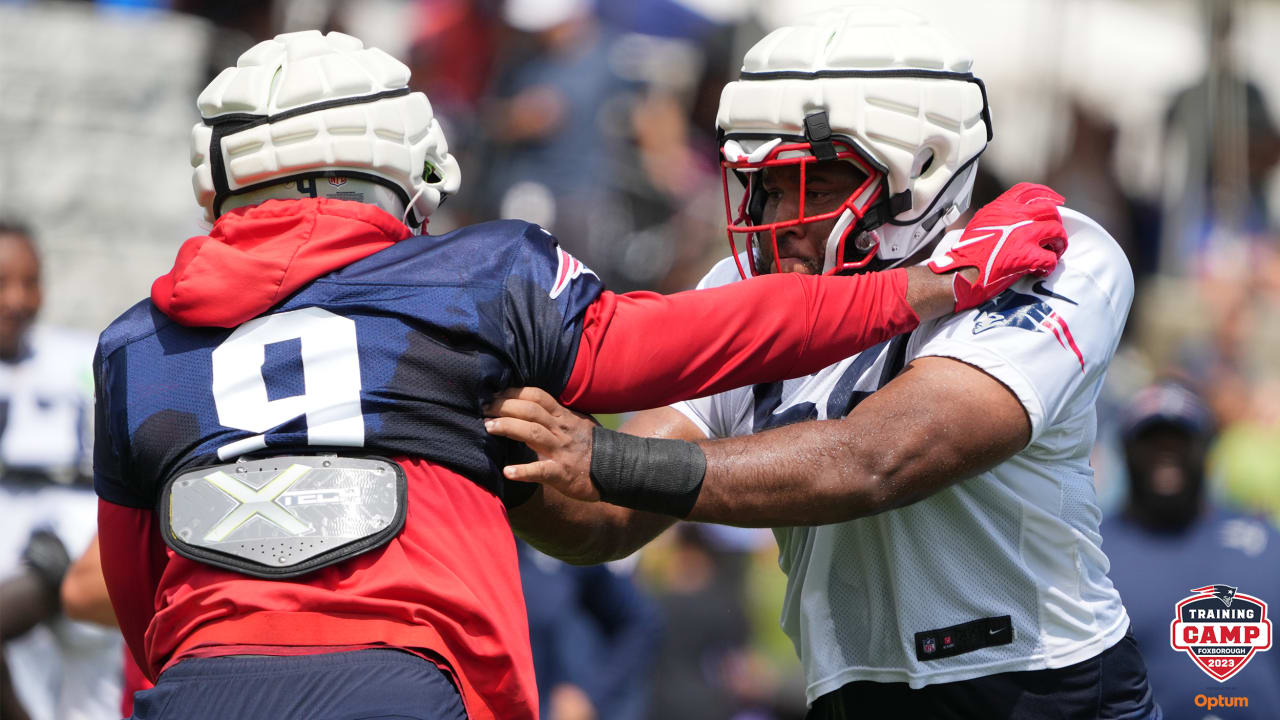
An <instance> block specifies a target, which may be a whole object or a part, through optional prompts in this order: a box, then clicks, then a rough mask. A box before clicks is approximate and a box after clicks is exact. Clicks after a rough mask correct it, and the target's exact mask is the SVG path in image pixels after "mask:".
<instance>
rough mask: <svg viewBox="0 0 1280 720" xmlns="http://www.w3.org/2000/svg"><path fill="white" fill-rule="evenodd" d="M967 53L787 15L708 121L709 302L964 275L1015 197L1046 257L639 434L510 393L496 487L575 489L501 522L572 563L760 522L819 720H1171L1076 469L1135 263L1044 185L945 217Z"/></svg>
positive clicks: (699, 402)
mask: <svg viewBox="0 0 1280 720" xmlns="http://www.w3.org/2000/svg"><path fill="white" fill-rule="evenodd" d="M972 61H973V59H972V56H971V55H970V54H969V53H968V52H967V51H966V50H964V49H963V47H961V46H960V45H959V44H958V43H956V42H955V41H954V40H952V39H951V38H950V37H948V36H947V35H946V34H945V33H944V32H943V31H941V30H940V29H939V28H937V27H934V26H932V25H930V24H929V23H928V22H927V21H926V20H924V19H923V18H921V17H918V16H916V15H914V14H913V13H909V12H906V11H904V10H902V9H900V8H899V7H897V6H896V5H889V4H885V5H882V6H877V5H856V6H851V7H845V8H833V9H831V10H828V11H824V12H821V13H816V14H814V15H812V16H809V17H805V18H800V19H797V20H796V21H795V22H794V23H791V24H788V25H786V26H784V27H780V28H778V29H776V30H774V31H773V32H771V33H770V34H769V35H768V36H766V37H765V38H764V39H762V40H761V41H760V42H758V43H757V44H756V45H755V46H754V47H752V48H751V49H750V50H748V51H747V53H746V56H745V58H744V60H743V64H742V72H741V74H740V76H739V78H738V79H736V80H734V81H733V82H731V83H729V84H728V85H727V86H726V87H725V88H724V91H723V93H722V94H721V100H720V108H719V112H718V113H717V121H716V122H717V128H718V130H719V131H720V150H721V154H722V158H721V166H722V168H723V172H724V176H725V194H726V207H727V208H728V209H729V211H730V215H729V218H728V221H729V227H728V231H729V236H730V241H731V245H732V247H733V250H734V253H733V255H732V256H731V257H728V258H725V259H724V260H722V261H721V262H720V263H719V264H718V265H717V266H715V267H714V268H712V269H711V271H710V272H708V273H707V275H706V277H704V278H703V280H702V282H701V283H700V284H699V287H701V288H717V289H723V288H724V287H731V286H733V285H739V284H750V283H751V282H755V280H744V278H747V277H750V276H755V275H766V276H772V277H777V276H778V275H784V276H785V275H787V274H790V275H794V274H806V275H813V274H815V273H830V272H835V273H840V272H866V271H868V270H883V269H884V268H887V267H914V268H917V269H918V268H919V267H923V266H928V267H933V268H935V269H941V268H946V267H952V266H954V263H955V262H956V253H957V252H965V251H966V250H968V249H969V248H971V247H972V246H973V243H982V242H989V241H991V240H992V239H993V238H999V240H998V242H1012V241H1013V240H1014V239H1015V238H1017V237H1018V235H1019V233H1021V232H1025V231H1027V230H1028V229H1030V228H1033V227H1034V221H1032V220H1031V218H1029V217H1025V216H1023V212H1024V210H1025V208H1026V207H1028V203H1029V204H1030V205H1048V206H1049V208H1050V209H1051V210H1052V211H1053V213H1054V216H1055V217H1057V216H1058V215H1059V214H1060V218H1061V222H1062V225H1063V228H1064V229H1065V230H1066V231H1067V233H1068V235H1067V239H1068V240H1069V242H1070V246H1069V247H1068V248H1067V250H1066V252H1065V253H1064V254H1063V255H1062V262H1061V263H1060V264H1059V265H1058V267H1057V269H1056V270H1055V271H1054V272H1053V273H1052V274H1050V275H1049V276H1047V277H1044V278H1036V277H1024V278H1021V279H1020V280H1018V281H1017V282H1016V283H1014V284H1013V285H1012V286H1010V287H1009V289H1007V290H1006V291H1005V292H1004V293H1002V294H1001V295H1000V296H999V297H998V298H994V299H992V300H990V301H988V302H984V303H981V304H979V305H978V306H977V307H975V308H974V309H972V310H970V311H968V312H963V313H957V314H955V315H951V316H948V317H944V318H939V319H937V320H934V321H929V322H924V323H922V324H921V325H920V327H919V328H917V329H915V330H913V331H911V332H910V333H908V334H904V335H900V336H898V337H895V338H893V339H891V340H889V341H887V342H885V343H882V344H880V345H877V346H875V347H872V348H869V349H867V350H865V351H862V352H860V353H859V354H856V355H851V356H848V357H845V358H842V359H841V360H840V361H839V362H836V363H834V364H832V365H830V366H828V367H826V368H823V369H822V370H820V371H818V372H816V373H813V374H812V375H809V376H807V377H802V378H792V379H788V380H786V381H783V382H767V383H760V384H756V385H754V386H751V387H743V388H736V389H733V390H728V391H725V392H721V393H717V394H715V395H713V396H709V397H702V398H698V399H695V400H691V401H684V402H679V403H675V404H673V405H671V406H669V407H666V408H658V409H654V410H649V411H646V412H644V413H641V414H639V415H637V416H636V417H635V418H634V419H633V420H632V421H630V423H629V425H628V426H626V427H624V428H623V429H624V431H626V432H624V433H615V432H612V431H609V430H605V429H603V428H599V427H595V426H593V425H592V424H590V423H589V422H585V421H584V420H583V419H581V418H578V417H576V416H575V415H573V414H572V413H570V412H568V411H566V410H565V409H564V408H563V407H561V406H560V404H558V403H556V401H555V399H554V398H552V397H551V396H550V395H548V394H547V393H546V392H544V391H542V390H539V389H532V388H525V389H521V390H515V389H513V390H511V391H507V392H504V393H503V394H501V395H500V396H499V398H498V400H497V401H496V402H495V403H494V404H493V405H492V406H491V407H490V408H489V412H490V413H491V414H492V415H494V416H495V417H494V418H493V419H492V420H491V421H490V423H489V426H488V427H489V428H490V430H491V432H493V433H495V434H497V435H500V436H502V437H507V438H511V439H517V440H521V441H524V442H526V443H527V444H529V445H530V447H532V448H533V449H535V450H536V451H537V452H538V454H539V459H538V460H537V461H535V462H534V463H526V464H522V465H517V466H515V467H508V468H506V469H505V471H504V472H505V473H506V475H507V477H508V478H509V479H512V480H519V481H527V480H534V481H539V482H544V483H547V484H548V485H550V486H551V487H553V488H555V489H556V490H557V491H559V492H550V491H544V492H542V493H541V494H535V495H534V496H532V497H530V498H529V499H528V500H527V501H526V502H525V504H523V505H520V506H518V507H513V508H511V509H510V517H511V523H512V526H513V527H514V528H516V530H517V531H518V532H520V533H521V535H522V536H523V537H524V538H525V539H526V540H528V541H529V542H530V543H531V544H533V545H535V546H536V547H539V548H540V549H543V550H544V551H546V552H549V553H551V554H554V555H557V556H560V557H562V558H566V559H570V560H573V561H575V562H599V561H601V560H607V559H611V558H614V557H618V556H624V555H626V554H628V553H630V552H631V551H632V550H634V549H635V548H637V547H639V546H640V545H642V544H643V543H645V542H646V541H648V540H649V539H650V538H652V537H653V536H655V535H656V534H657V533H658V532H661V531H662V530H663V529H664V528H666V527H667V526H668V525H670V523H671V522H672V521H673V519H674V518H677V517H683V518H687V519H690V520H696V521H701V522H716V523H726V524H731V525H742V526H751V527H770V528H773V531H774V534H775V537H776V538H777V541H778V545H779V565H780V567H781V568H782V570H783V572H785V573H786V575H787V589H786V595H785V599H784V602H783V610H782V618H781V625H782V628H783V630H784V631H785V632H786V633H787V635H788V636H789V637H790V638H791V640H792V642H793V643H794V645H795V649H796V653H797V655H798V656H799V658H800V661H801V664H802V666H803V668H804V672H805V679H806V688H805V691H806V697H807V700H808V702H809V705H810V714H809V717H810V718H811V720H826V719H830V720H837V719H842V718H854V717H859V718H860V717H910V718H974V719H975V720H976V719H981V720H993V719H995V718H1005V719H1010V720H1012V719H1014V718H1018V719H1027V720H1031V719H1039V718H1044V717H1070V718H1101V717H1108V718H1133V719H1135V720H1136V719H1138V718H1144V719H1145V718H1157V717H1159V708H1158V707H1157V706H1156V704H1155V703H1154V701H1153V699H1152V694H1151V690H1150V686H1149V685H1148V683H1147V676H1146V667H1145V665H1144V663H1143V660H1142V657H1141V655H1140V654H1139V653H1138V651H1137V648H1136V644H1135V642H1134V639H1133V636H1132V634H1130V633H1129V632H1128V631H1129V618H1128V616H1127V614H1126V612H1125V609H1124V605H1123V603H1122V602H1121V599H1120V595H1119V593H1118V592H1117V591H1116V589H1115V587H1114V586H1113V585H1112V583H1111V580H1110V579H1109V578H1108V577H1107V558H1106V556H1105V555H1104V554H1103V552H1102V548H1101V545H1102V538H1101V536H1100V534H1099V520H1100V517H1101V513H1100V511H1099V509H1098V507H1097V503H1096V499H1095V497H1094V489H1093V471H1092V468H1091V467H1090V464H1089V456H1090V452H1091V450H1092V448H1093V439H1094V434H1095V433H1096V429H1097V414H1096V409H1095V400H1096V398H1097V396H1098V393H1099V391H1100V389H1101V386H1102V383H1103V380H1104V378H1105V375H1106V371H1107V367H1108V365H1109V364H1110V361H1111V358H1112V356H1113V355H1114V353H1115V350H1116V347H1117V344H1118V343H1119V340H1120V334H1121V331H1122V329H1123V327H1124V323H1125V319H1126V316H1127V314H1128V311H1129V305H1130V303H1131V301H1132V298H1133V277H1132V274H1131V273H1130V270H1129V265H1128V261H1127V260H1126V258H1125V256H1124V253H1123V252H1122V251H1121V249H1120V248H1119V246H1118V245H1117V244H1116V243H1115V241H1114V240H1113V239H1112V238H1111V237H1110V236H1109V235H1108V234H1107V232H1106V231H1105V230H1104V229H1103V228H1102V227H1100V226H1099V225H1098V224H1097V223H1096V222H1094V221H1093V220H1091V219H1090V218H1088V217H1086V216H1084V215H1082V214H1080V213H1078V212H1075V211H1073V210H1071V209H1069V208H1066V207H1063V208H1061V209H1058V208H1057V207H1056V206H1057V205H1058V204H1060V203H1061V202H1062V200H1063V199H1062V198H1061V197H1058V196H1057V195H1056V194H1055V193H1053V192H1052V191H1051V190H1048V189H1047V188H1044V187H1042V186H1034V185H1020V186H1015V187H1014V188H1013V189H1012V190H1010V191H1009V192H1006V193H1005V194H1004V195H1002V196H1001V198H999V199H997V200H996V201H995V202H993V203H991V204H989V205H988V206H986V207H985V208H983V209H981V210H979V211H978V212H977V213H976V214H975V215H974V218H973V219H972V220H971V221H970V222H969V224H968V226H967V227H966V228H965V229H964V230H959V229H955V230H948V227H947V226H948V225H950V224H951V223H952V221H953V220H954V219H955V218H957V217H959V216H960V214H961V213H962V212H964V211H965V210H966V208H967V207H968V204H969V196H970V193H971V188H972V186H973V178H974V172H975V171H976V165H977V162H978V160H979V157H980V156H981V154H982V152H983V150H984V149H985V147H986V145H987V143H988V141H990V140H991V138H992V132H991V118H990V114H989V112H988V111H987V104H986V92H985V89H984V86H983V85H982V82H981V80H979V79H978V78H977V77H976V76H975V75H974V74H973V73H972V72H971V66H972ZM731 176H736V180H735V177H731ZM738 181H741V182H738ZM735 186H738V187H742V188H743V193H744V194H743V197H742V200H741V202H740V203H736V204H735V203H733V202H730V199H731V198H730V196H731V194H732V192H731V191H732V188H734V187H735ZM735 205H736V208H735ZM1005 238H1007V239H1008V240H1007V241H1006V240H1005ZM743 241H745V242H743ZM741 245H745V246H746V247H745V248H744V247H741ZM635 435H649V436H656V437H651V438H642V437H636V436H635ZM659 438H660V439H659ZM569 498H573V499H576V500H585V501H599V500H604V501H607V502H603V503H602V502H595V503H594V504H587V503H583V502H573V501H572V500H570V499H569ZM628 509H629V510H628ZM638 511H651V512H638ZM664 516H665V517H664ZM548 518H554V520H549V519H548Z"/></svg>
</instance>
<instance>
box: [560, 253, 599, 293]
mask: <svg viewBox="0 0 1280 720" xmlns="http://www.w3.org/2000/svg"><path fill="white" fill-rule="evenodd" d="M583 273H587V274H589V275H595V273H594V272H593V271H592V270H591V268H589V267H587V266H586V265H583V264H582V261H581V260H579V259H578V258H576V257H574V256H572V255H570V254H569V253H567V252H565V251H564V248H562V247H559V246H557V247H556V282H555V284H554V285H552V286H551V292H550V294H551V299H552V300H555V299H556V298H558V297H560V294H561V293H563V292H564V291H565V290H568V289H569V283H571V282H573V279H574V278H576V277H578V276H579V275H581V274H583Z"/></svg>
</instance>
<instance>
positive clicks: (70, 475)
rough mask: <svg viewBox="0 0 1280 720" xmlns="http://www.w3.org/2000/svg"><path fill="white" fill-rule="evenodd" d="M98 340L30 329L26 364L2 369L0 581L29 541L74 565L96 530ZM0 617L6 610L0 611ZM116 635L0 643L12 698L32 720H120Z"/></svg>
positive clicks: (97, 630)
mask: <svg viewBox="0 0 1280 720" xmlns="http://www.w3.org/2000/svg"><path fill="white" fill-rule="evenodd" d="M96 344H97V340H96V338H95V337H94V336H93V335H91V334H89V333H78V332H75V331H70V330H62V329H59V328H50V327H42V326H36V327H35V328H33V329H32V330H31V332H30V333H28V336H27V341H26V343H25V347H24V350H23V354H22V357H21V358H20V359H19V360H18V361H17V362H15V363H0V468H2V469H3V477H2V478H0V509H3V517H4V522H3V523H0V579H3V578H5V577H9V576H11V575H13V574H15V573H17V572H19V571H20V570H21V564H20V563H21V559H20V558H21V555H22V551H23V549H24V548H25V547H26V545H27V542H28V540H29V539H30V537H31V533H33V532H34V531H36V530H40V529H45V530H49V531H51V532H53V534H54V535H56V536H57V537H58V539H59V540H61V541H62V544H63V545H64V546H65V547H66V549H67V553H68V554H69V555H70V556H71V557H72V558H73V559H75V558H78V557H79V556H80V555H81V554H83V553H84V551H85V549H86V548H88V546H89V543H90V542H91V541H92V540H93V536H94V534H95V532H96V531H97V527H98V521H97V518H98V498H97V495H96V494H95V493H94V491H93V488H92V487H91V486H90V485H88V484H86V483H83V482H81V483H78V484H71V483H72V482H73V481H74V480H76V479H77V478H78V477H79V478H82V479H83V478H87V477H90V476H89V475H88V474H87V472H88V469H89V464H90V463H91V460H90V457H89V456H90V454H91V453H90V452H89V443H90V442H91V439H92V430H93V429H92V427H91V424H92V417H93V416H92V410H93V407H92V403H93V375H92V362H93V350H94V347H95V346H96ZM0 612H3V608H0ZM123 652H124V649H123V642H122V640H121V638H120V632H119V631H118V630H115V629H114V628H105V627H101V626H99V625H94V624H91V623H82V622H75V621H73V620H68V619H67V618H66V617H64V616H62V615H58V616H56V617H54V618H53V619H51V620H49V621H47V622H43V623H40V624H39V625H37V626H36V627H35V628H33V629H31V630H30V631H28V632H27V633H25V634H23V635H22V636H21V637H19V638H17V639H15V640H13V641H12V642H8V643H5V647H4V654H5V659H6V660H7V663H8V666H9V672H10V675H11V676H12V680H13V685H14V689H15V691H16V692H17V694H18V698H19V700H20V701H21V702H22V704H23V706H24V708H25V709H26V710H27V713H28V714H29V715H30V716H31V718H32V720H105V719H106V718H112V719H117V718H119V717H120V698H121V692H122V684H123V675H122V673H123V659H124V655H123Z"/></svg>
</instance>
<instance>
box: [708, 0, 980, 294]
mask: <svg viewBox="0 0 1280 720" xmlns="http://www.w3.org/2000/svg"><path fill="white" fill-rule="evenodd" d="M972 62H973V61H972V57H971V56H970V55H969V53H968V52H966V51H964V50H963V49H961V48H960V47H959V46H958V45H957V44H956V43H955V42H953V41H952V40H951V39H950V38H948V37H947V36H946V35H944V34H943V33H942V32H941V31H939V30H938V29H937V28H935V27H932V26H931V25H929V24H928V23H926V22H925V21H924V20H923V19H922V18H920V17H918V16H916V15H914V14H912V13H909V12H906V11H904V10H900V9H897V8H894V7H880V6H855V7H850V8H842V9H837V10H828V11H824V12H820V13H817V14H814V15H811V16H809V17H807V18H805V19H803V20H801V21H798V22H796V23H795V24H793V25H788V26H785V27H782V28H779V29H777V30H774V31H773V32H771V33H769V34H768V35H767V36H766V37H765V38H764V39H762V40H760V41H759V42H758V43H756V44H755V46H753V47H752V48H751V49H750V50H748V51H747V54H746V57H745V58H744V59H743V64H742V72H741V75H740V76H739V79H738V80H736V81H733V82H730V83H729V84H728V85H726V86H725V88H724V91H723V92H722V94H721V96H720V108H719V112H718V114H717V118H716V126H717V130H718V134H719V146H720V153H721V163H720V164H721V168H722V181H723V184H724V193H725V214H726V216H727V221H728V236H729V243H730V246H731V247H732V248H733V252H734V257H735V258H739V251H740V250H742V249H743V248H740V247H739V243H738V238H739V237H740V236H746V238H747V242H746V243H745V244H746V245H747V248H748V249H749V250H750V251H751V252H750V254H751V262H749V263H748V265H750V266H751V267H750V270H751V274H755V273H760V272H773V271H776V269H777V266H776V263H777V258H778V248H777V242H778V231H779V230H780V229H782V228H786V227H789V226H795V225H799V224H801V223H813V222H820V221H830V220H834V221H835V223H834V227H833V228H832V230H831V232H830V234H829V236H828V238H827V242H826V248H825V257H824V262H823V268H822V269H823V272H826V273H835V272H842V271H857V270H862V269H865V268H867V266H868V265H869V264H871V262H872V261H873V260H876V259H879V260H880V261H881V262H879V263H877V265H878V266H882V267H890V266H893V265H896V264H898V263H900V262H901V261H903V260H905V259H907V258H909V257H911V256H912V255H914V254H915V253H916V252H917V251H919V250H920V249H921V248H923V247H924V246H925V245H926V244H928V243H929V242H930V241H931V240H933V239H934V238H935V237H936V236H937V235H938V233H940V232H941V231H942V230H943V229H944V228H945V227H946V226H947V225H949V224H950V223H951V222H953V221H954V220H955V219H956V218H958V217H959V216H960V214H961V213H963V212H964V210H965V209H966V208H967V207H968V205H969V198H970V195H971V193H972V190H973V180H974V172H975V170H976V162H977V159H978V157H979V155H981V154H982V151H983V150H984V149H985V148H986V145H987V143H988V142H989V141H990V140H991V137H992V132H991V116H990V112H989V110H988V107H987V99H986V89H985V87H984V86H983V84H982V81H981V80H979V79H978V78H977V77H975V76H974V75H973V74H972V73H971V72H970V67H971V65H972ZM824 161H845V162H849V163H852V164H854V165H856V166H857V168H858V169H859V170H860V171H861V172H860V174H859V177H860V178H861V177H865V180H863V181H862V182H861V183H860V184H859V185H858V186H857V187H854V188H851V189H850V192H849V194H848V196H847V197H846V198H845V200H844V202H843V203H841V204H840V206H839V207H838V208H836V209H835V210H833V211H826V212H822V213H818V214H814V215H811V216H806V215H805V212H804V201H803V197H804V195H805V188H804V178H805V174H806V169H811V168H812V167H813V163H817V162H824ZM787 165H791V166H798V170H799V177H800V183H801V187H800V192H799V196H800V198H802V199H801V201H800V203H799V207H798V212H797V215H796V217H790V218H782V219H775V220H774V221H772V222H769V223H765V222H764V221H763V217H762V214H763V209H764V205H765V197H764V195H765V192H764V190H763V188H762V182H761V171H762V170H765V169H766V168H771V167H781V166H787ZM810 171H811V170H810ZM730 174H734V175H736V176H737V179H738V181H740V182H741V184H742V188H743V192H742V197H741V199H740V201H738V202H736V203H735V202H734V199H733V197H732V196H733V193H732V192H731V187H730V183H729V175H730ZM735 206H736V207H735ZM769 242H771V243H772V248H771V249H772V254H771V255H770V254H769V252H767V251H765V250H762V247H761V243H769ZM771 263H772V264H773V266H772V267H770V265H771ZM738 270H739V272H740V273H742V275H743V276H744V277H746V276H748V272H747V270H746V269H744V268H743V263H742V262H741V260H740V259H739V260H738Z"/></svg>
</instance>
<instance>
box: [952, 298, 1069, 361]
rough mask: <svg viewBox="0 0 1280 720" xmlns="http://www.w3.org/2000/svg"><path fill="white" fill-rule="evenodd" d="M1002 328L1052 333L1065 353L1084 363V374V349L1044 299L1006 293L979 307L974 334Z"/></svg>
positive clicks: (1062, 319) (1065, 323)
mask: <svg viewBox="0 0 1280 720" xmlns="http://www.w3.org/2000/svg"><path fill="white" fill-rule="evenodd" d="M1001 327H1013V328H1018V329H1019V330H1029V331H1031V332H1043V333H1050V334H1052V335H1053V338H1054V339H1055V340H1057V341H1058V344H1059V345H1061V346H1062V348H1063V349H1064V350H1069V351H1070V352H1072V353H1073V354H1074V355H1075V356H1076V359H1077V360H1078V361H1080V372H1084V355H1082V354H1081V353H1080V348H1079V347H1078V346H1077V345H1076V340H1075V338H1074V337H1072V335H1071V328H1069V327H1068V326H1067V321H1066V319H1065V318H1063V317H1062V316H1061V315H1059V314H1058V313H1057V312H1056V311H1054V309H1053V308H1052V307H1051V306H1050V305H1049V303H1047V302H1045V301H1044V300H1041V299H1039V298H1037V297H1035V296H1034V295H1024V294H1022V293H1019V292H1014V291H1013V290H1006V291H1005V292H1003V293H1001V294H1000V295H998V296H997V297H994V298H992V299H990V300H988V301H987V302H985V303H983V304H982V305H981V306H980V307H979V308H978V317H977V319H976V320H974V321H973V334H974V335H977V334H979V333H984V332H986V331H988V330H993V329H995V328H1001Z"/></svg>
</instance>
